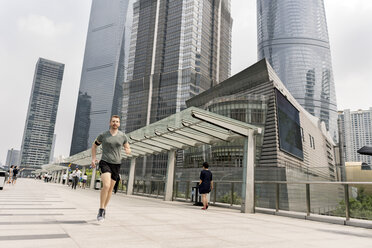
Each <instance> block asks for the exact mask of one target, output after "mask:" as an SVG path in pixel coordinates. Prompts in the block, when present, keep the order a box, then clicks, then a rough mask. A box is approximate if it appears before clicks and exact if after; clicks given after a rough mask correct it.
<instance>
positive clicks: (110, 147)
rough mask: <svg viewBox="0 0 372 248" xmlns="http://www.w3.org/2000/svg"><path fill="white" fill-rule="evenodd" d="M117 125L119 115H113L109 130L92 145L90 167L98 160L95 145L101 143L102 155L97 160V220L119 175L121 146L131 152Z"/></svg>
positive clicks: (103, 215)
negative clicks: (98, 177)
mask: <svg viewBox="0 0 372 248" xmlns="http://www.w3.org/2000/svg"><path fill="white" fill-rule="evenodd" d="M119 127H120V117H119V116H117V115H113V116H112V117H111V119H110V130H108V131H106V132H103V133H102V134H100V135H98V137H97V138H96V140H95V141H94V143H93V145H92V168H95V167H96V163H97V162H98V161H97V159H96V151H97V146H99V145H102V157H101V160H100V161H99V168H100V170H101V182H102V186H103V187H102V189H101V195H100V206H99V210H98V215H97V220H98V221H103V220H104V219H105V215H106V207H107V205H108V203H109V201H110V198H111V195H112V189H113V188H114V186H115V183H116V180H117V179H118V177H119V171H120V164H121V149H122V146H124V150H125V152H126V154H130V153H131V150H130V147H129V143H128V138H127V136H126V135H125V134H124V133H123V132H121V131H120V130H119Z"/></svg>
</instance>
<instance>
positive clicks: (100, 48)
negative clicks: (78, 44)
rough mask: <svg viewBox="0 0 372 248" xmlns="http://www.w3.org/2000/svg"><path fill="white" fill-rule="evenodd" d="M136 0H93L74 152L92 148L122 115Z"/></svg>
mask: <svg viewBox="0 0 372 248" xmlns="http://www.w3.org/2000/svg"><path fill="white" fill-rule="evenodd" d="M132 5H133V0H93V1H92V7H91V13H90V20H89V27H88V35H87V41H86V46H85V55H84V62H83V69H82V72H81V81H80V88H79V95H78V103H77V106H76V113H75V123H74V130H73V136H72V142H71V150H70V155H73V154H76V153H78V152H81V151H84V150H86V149H88V147H89V146H90V145H91V144H92V143H93V141H94V139H95V138H96V136H97V135H98V134H99V133H101V132H102V131H105V130H107V129H108V127H109V121H110V116H111V115H114V114H116V115H120V114H121V109H122V92H123V83H124V77H125V67H126V66H125V64H126V62H127V60H128V54H127V52H126V51H127V50H129V44H130V43H129V42H127V41H128V40H129V39H130V33H131V13H132Z"/></svg>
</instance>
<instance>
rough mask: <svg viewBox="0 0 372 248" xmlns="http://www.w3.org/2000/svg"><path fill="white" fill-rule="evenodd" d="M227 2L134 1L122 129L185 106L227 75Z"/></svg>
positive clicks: (141, 124)
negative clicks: (193, 97)
mask: <svg viewBox="0 0 372 248" xmlns="http://www.w3.org/2000/svg"><path fill="white" fill-rule="evenodd" d="M231 28H232V18H231V14H230V0H178V1H175V0H138V1H137V2H136V3H135V4H134V10H133V26H132V36H131V45H130V52H129V62H128V77H127V80H126V83H125V84H124V96H123V113H122V116H123V122H122V125H123V129H124V130H125V131H126V132H131V131H133V130H136V129H138V128H141V127H143V126H146V125H148V124H150V123H152V122H155V121H157V120H160V119H162V118H164V117H167V116H169V115H171V114H174V113H176V112H179V111H180V110H182V109H184V108H186V104H185V101H186V100H187V99H189V98H190V97H192V96H195V95H197V94H199V93H201V92H203V91H204V90H206V89H209V88H210V87H211V86H214V85H216V84H218V83H219V82H221V81H223V80H225V79H227V78H228V77H229V76H230V73H231V72H230V67H231Z"/></svg>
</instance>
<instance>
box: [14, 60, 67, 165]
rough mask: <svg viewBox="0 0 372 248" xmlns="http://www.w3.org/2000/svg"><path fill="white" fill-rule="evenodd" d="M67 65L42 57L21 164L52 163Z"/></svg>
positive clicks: (24, 139)
mask: <svg viewBox="0 0 372 248" xmlns="http://www.w3.org/2000/svg"><path fill="white" fill-rule="evenodd" d="M64 68H65V65H64V64H61V63H58V62H54V61H51V60H47V59H43V58H39V60H38V62H37V64H36V69H35V75H34V81H33V84H32V90H31V97H30V103H29V105H28V111H27V117H26V124H25V130H24V133H23V140H22V148H21V165H22V166H24V167H26V168H35V167H40V166H41V165H43V164H48V163H49V158H50V155H51V150H52V144H53V134H54V128H55V124H56V117H57V110H58V103H59V97H60V93H61V84H62V78H63V72H64Z"/></svg>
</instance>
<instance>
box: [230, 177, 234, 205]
mask: <svg viewBox="0 0 372 248" xmlns="http://www.w3.org/2000/svg"><path fill="white" fill-rule="evenodd" d="M233 204H234V183H231V201H230V206H232V205H233Z"/></svg>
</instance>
